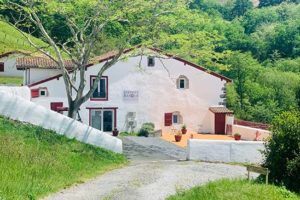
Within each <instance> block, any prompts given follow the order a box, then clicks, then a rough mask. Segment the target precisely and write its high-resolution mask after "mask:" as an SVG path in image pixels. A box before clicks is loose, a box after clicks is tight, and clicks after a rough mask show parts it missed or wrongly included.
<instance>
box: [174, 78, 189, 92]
mask: <svg viewBox="0 0 300 200" xmlns="http://www.w3.org/2000/svg"><path fill="white" fill-rule="evenodd" d="M176 82H177V89H188V88H189V79H188V78H187V77H186V76H183V75H180V76H179V77H178V79H177V81H176Z"/></svg>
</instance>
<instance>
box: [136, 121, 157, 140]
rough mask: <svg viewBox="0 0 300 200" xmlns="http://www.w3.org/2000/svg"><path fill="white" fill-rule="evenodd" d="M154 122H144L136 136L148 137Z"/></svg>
mask: <svg viewBox="0 0 300 200" xmlns="http://www.w3.org/2000/svg"><path fill="white" fill-rule="evenodd" d="M154 128H155V126H154V124H153V123H151V122H147V123H144V124H143V125H142V127H141V129H140V130H139V132H138V136H144V137H148V136H149V134H150V133H151V132H153V131H154Z"/></svg>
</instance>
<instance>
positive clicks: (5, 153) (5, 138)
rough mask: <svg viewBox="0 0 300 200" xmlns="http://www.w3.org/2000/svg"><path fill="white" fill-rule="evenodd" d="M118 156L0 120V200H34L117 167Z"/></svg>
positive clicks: (120, 164)
mask: <svg viewBox="0 0 300 200" xmlns="http://www.w3.org/2000/svg"><path fill="white" fill-rule="evenodd" d="M125 163H126V159H125V158H124V157H123V155H121V154H115V153H113V152H111V151H107V150H104V149H102V148H97V147H95V146H92V145H87V144H83V143H80V142H78V141H75V140H70V139H67V138H66V137H64V136H61V135H57V134H55V133H54V132H53V131H49V130H45V129H43V128H41V127H37V126H33V125H29V124H23V123H20V122H16V121H12V120H8V119H6V118H3V117H1V116H0V180H1V181H0V199H5V200H10V199H14V200H18V199H20V200H21V199H22V200H23V199H36V198H38V197H43V196H45V195H47V194H49V193H52V192H56V191H58V190H60V189H63V188H65V187H68V186H70V185H72V184H74V183H78V182H82V181H84V180H86V179H88V178H91V177H93V176H96V175H99V174H101V173H104V172H105V171H108V170H111V169H114V168H116V167H120V166H122V165H123V164H125Z"/></svg>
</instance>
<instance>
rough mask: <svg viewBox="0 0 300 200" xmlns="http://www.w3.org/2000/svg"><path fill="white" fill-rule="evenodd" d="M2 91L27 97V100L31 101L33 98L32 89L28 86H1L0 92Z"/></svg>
mask: <svg viewBox="0 0 300 200" xmlns="http://www.w3.org/2000/svg"><path fill="white" fill-rule="evenodd" d="M1 91H3V92H6V93H9V94H11V95H14V96H19V97H21V98H23V99H26V100H27V101H30V99H31V93H30V89H29V87H27V86H22V87H18V86H16V87H10V86H0V92H1Z"/></svg>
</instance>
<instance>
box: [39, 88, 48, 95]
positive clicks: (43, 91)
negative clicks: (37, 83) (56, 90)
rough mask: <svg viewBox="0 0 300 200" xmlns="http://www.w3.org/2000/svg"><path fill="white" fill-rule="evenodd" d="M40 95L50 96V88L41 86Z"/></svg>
mask: <svg viewBox="0 0 300 200" xmlns="http://www.w3.org/2000/svg"><path fill="white" fill-rule="evenodd" d="M39 93H40V97H46V96H48V90H47V88H40V89H39Z"/></svg>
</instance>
